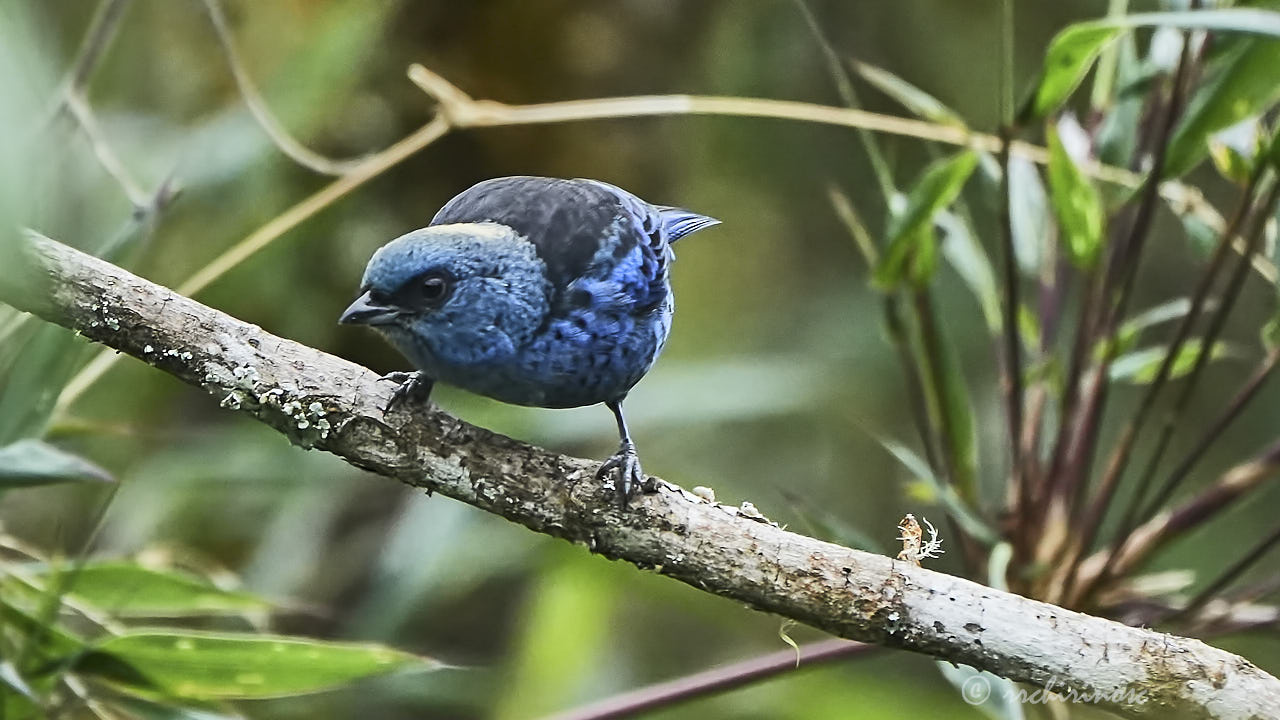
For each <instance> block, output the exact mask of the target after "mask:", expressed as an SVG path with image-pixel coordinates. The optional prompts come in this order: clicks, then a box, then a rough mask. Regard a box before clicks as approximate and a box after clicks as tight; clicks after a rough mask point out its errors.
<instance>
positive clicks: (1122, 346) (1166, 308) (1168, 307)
mask: <svg viewBox="0 0 1280 720" xmlns="http://www.w3.org/2000/svg"><path fill="white" fill-rule="evenodd" d="M1211 306H1212V304H1211V303H1207V304H1206V306H1205V309H1210V308H1211ZM1190 311H1191V300H1190V299H1189V298H1185V297H1181V298H1175V299H1173V300H1169V301H1168V302H1163V303H1160V304H1159V305H1156V306H1154V307H1150V308H1147V309H1146V310H1143V311H1142V312H1140V313H1138V314H1137V315H1134V316H1133V317H1131V318H1129V319H1128V320H1125V321H1124V323H1123V324H1122V325H1121V326H1120V329H1119V330H1117V331H1116V348H1117V351H1118V352H1121V353H1124V352H1128V351H1129V350H1131V349H1132V348H1133V346H1134V345H1135V344H1136V343H1137V342H1138V339H1139V338H1140V337H1141V335H1142V332H1143V331H1144V330H1147V329H1148V328H1152V327H1155V326H1156V325H1160V324H1162V323H1166V322H1169V321H1170V320H1177V319H1179V318H1182V317H1185V316H1186V314H1187V313H1188V312H1190Z"/></svg>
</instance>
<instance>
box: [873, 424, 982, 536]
mask: <svg viewBox="0 0 1280 720" xmlns="http://www.w3.org/2000/svg"><path fill="white" fill-rule="evenodd" d="M872 437H874V438H875V440H876V442H878V443H880V446H881V447H883V448H884V449H885V450H887V451H888V452H889V454H890V455H892V456H893V457H894V458H896V459H897V460H898V462H900V463H902V466H903V467H905V468H906V469H907V470H909V471H910V472H911V474H912V475H913V476H915V477H916V478H917V479H918V480H922V481H924V483H925V484H926V486H927V487H928V488H929V490H930V491H931V495H932V497H933V499H934V500H935V501H936V502H938V503H940V504H941V505H942V508H943V509H944V510H945V511H946V513H947V515H949V516H951V517H952V518H954V519H955V521H956V522H957V523H958V524H959V525H960V527H962V528H964V531H965V532H967V533H969V534H970V535H972V536H973V537H974V538H975V539H976V540H978V541H979V542H982V543H984V544H986V545H994V544H995V543H997V542H999V540H1000V536H999V535H998V534H997V533H996V532H995V531H994V530H992V529H991V528H990V527H989V526H988V525H987V524H986V522H984V521H983V520H982V518H980V517H978V516H977V515H975V514H974V512H973V511H972V510H970V509H969V506H968V505H967V504H966V503H965V501H964V500H962V499H961V498H960V495H959V493H957V492H956V489H955V488H954V487H952V486H951V485H948V484H946V483H944V482H942V481H941V480H939V479H938V476H937V475H934V474H933V470H931V469H930V468H929V463H927V462H925V460H924V458H922V457H920V455H919V454H918V453H916V451H915V450H912V449H911V448H909V447H907V446H906V445H903V444H902V443H900V442H898V441H896V440H891V439H889V438H885V437H880V436H878V435H872Z"/></svg>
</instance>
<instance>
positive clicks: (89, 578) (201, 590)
mask: <svg viewBox="0 0 1280 720" xmlns="http://www.w3.org/2000/svg"><path fill="white" fill-rule="evenodd" d="M38 575H39V576H43V575H44V573H43V572H41V573H38ZM72 577H73V580H72V584H71V585H70V587H68V589H67V590H68V594H70V595H71V596H72V597H73V598H76V599H78V600H80V601H81V602H83V603H85V604H87V605H90V606H92V607H95V608H98V609H101V610H105V611H108V612H110V613H111V614H112V615H114V616H118V617H183V616H190V615H219V614H241V613H246V612H255V611H264V610H269V609H270V608H271V604H270V603H268V602H267V601H266V600H263V599H262V598H259V597H257V596H255V595H252V594H249V593H245V592H237V591H234V590H223V589H221V588H218V587H216V586H214V585H212V584H210V583H209V582H207V581H205V580H204V579H202V578H199V577H196V576H194V575H188V574H187V573H183V572H178V571H175V570H153V569H151V568H146V567H143V566H141V565H136V564H133V563H126V562H109V563H92V564H87V565H85V566H83V567H81V568H80V569H79V570H77V571H76V572H75V573H74V575H73V576H72Z"/></svg>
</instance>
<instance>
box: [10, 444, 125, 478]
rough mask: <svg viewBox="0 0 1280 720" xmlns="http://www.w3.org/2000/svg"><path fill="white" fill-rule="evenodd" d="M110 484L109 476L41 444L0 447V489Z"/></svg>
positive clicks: (81, 459)
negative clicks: (71, 483)
mask: <svg viewBox="0 0 1280 720" xmlns="http://www.w3.org/2000/svg"><path fill="white" fill-rule="evenodd" d="M86 481H96V482H111V481H112V479H111V474H110V473H108V472H107V471H106V470H103V469H102V468H100V467H98V466H97V465H94V464H93V463H91V462H89V461H88V460H85V459H84V458H82V457H79V456H77V455H72V454H71V453H69V452H67V451H65V450H59V449H58V448H56V447H54V446H52V445H50V444H48V443H46V442H44V441H42V440H33V439H27V440H19V441H17V442H15V443H11V444H9V445H5V446H4V447H0V489H3V488H6V487H30V486H33V485H51V484H54V483H64V482H86Z"/></svg>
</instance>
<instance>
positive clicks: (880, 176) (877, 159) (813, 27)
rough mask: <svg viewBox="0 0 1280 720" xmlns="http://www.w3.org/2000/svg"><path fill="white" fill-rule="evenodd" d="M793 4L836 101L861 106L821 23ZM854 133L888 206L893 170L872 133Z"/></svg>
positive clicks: (798, 1) (801, 0)
mask: <svg viewBox="0 0 1280 720" xmlns="http://www.w3.org/2000/svg"><path fill="white" fill-rule="evenodd" d="M795 5H796V8H797V9H798V10H799V11H800V15H801V16H803V17H804V22H805V25H806V26H807V27H808V28H809V33H810V34H812V35H813V38H814V40H815V41H817V43H818V47H820V48H821V49H822V57H823V59H824V60H826V62H827V69H828V70H829V71H830V73H831V78H832V80H834V81H835V84H836V92H838V93H839V94H840V100H841V101H842V102H844V104H845V106H846V107H849V108H854V109H858V108H861V107H862V103H861V102H859V100H858V93H857V91H856V90H854V87H853V79H852V78H851V77H850V76H849V71H848V69H847V68H846V67H845V64H844V63H843V62H841V61H840V56H839V55H838V54H837V53H836V49H835V47H834V46H832V44H831V41H830V40H829V39H827V35H826V33H825V32H823V30H822V26H821V25H820V24H818V19H817V18H816V17H814V15H813V10H812V9H810V7H809V4H808V3H807V2H805V0H795ZM857 133H858V140H859V141H860V142H861V143H862V147H863V148H864V149H865V150H866V152H867V159H868V160H869V161H870V162H871V172H872V174H874V175H875V178H876V184H877V185H878V186H879V187H880V195H881V196H882V197H883V198H884V201H885V206H886V207H888V203H889V201H890V200H892V199H893V196H894V195H895V194H897V192H898V190H897V187H896V186H895V184H894V182H893V171H892V170H890V169H889V161H888V160H886V159H885V156H884V151H883V150H881V149H880V143H879V142H877V141H876V136H875V135H873V134H871V131H870V130H869V129H867V128H858V130H857Z"/></svg>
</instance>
